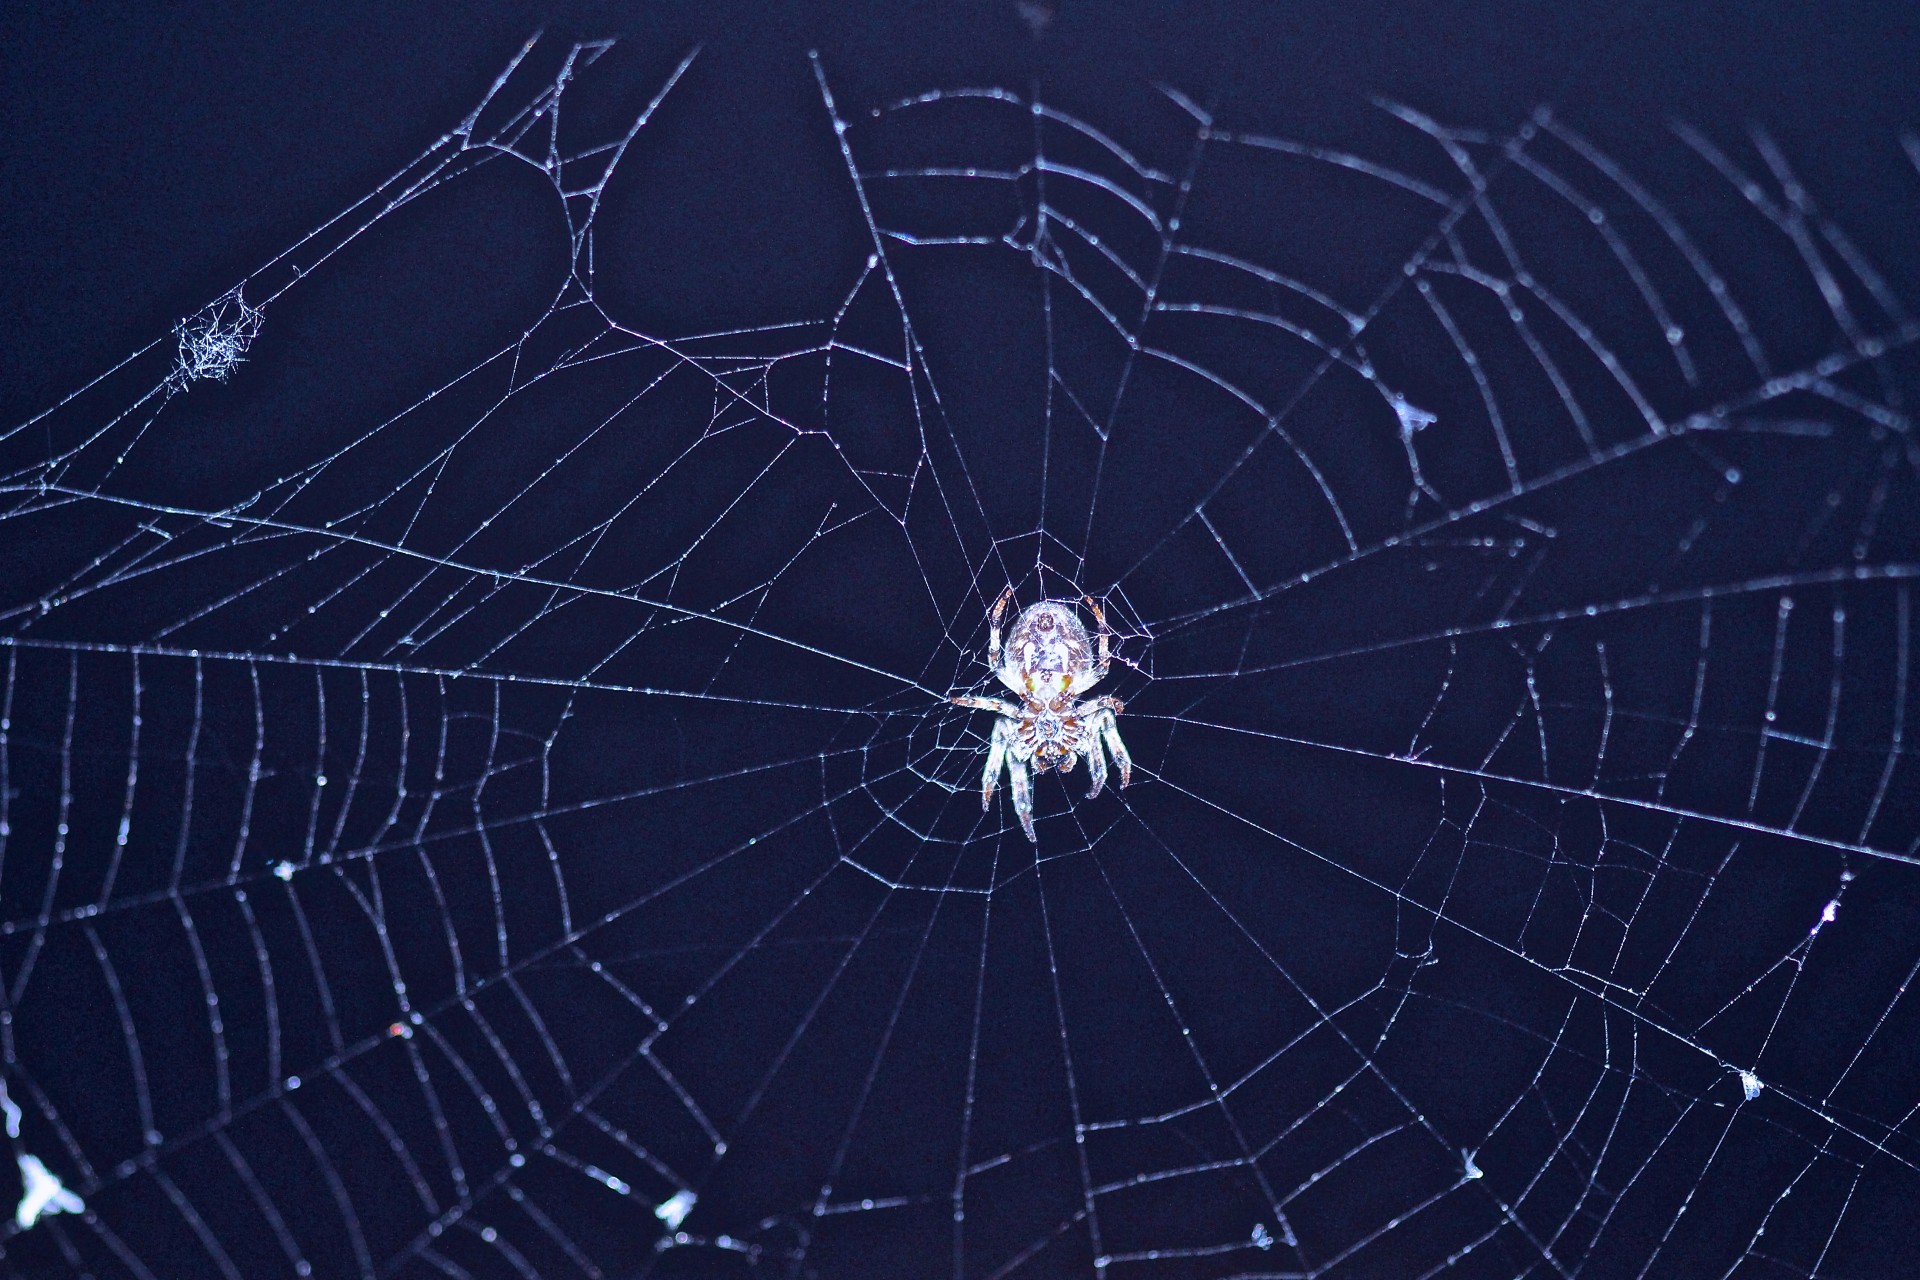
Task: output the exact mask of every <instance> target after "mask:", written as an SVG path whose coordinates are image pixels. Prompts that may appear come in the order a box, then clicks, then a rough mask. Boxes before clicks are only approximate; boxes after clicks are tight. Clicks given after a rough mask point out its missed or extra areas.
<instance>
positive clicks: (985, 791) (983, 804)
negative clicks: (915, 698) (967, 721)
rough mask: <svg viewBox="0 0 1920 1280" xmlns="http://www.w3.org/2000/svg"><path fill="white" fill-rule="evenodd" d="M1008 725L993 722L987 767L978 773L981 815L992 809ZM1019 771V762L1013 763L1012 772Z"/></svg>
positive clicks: (1002, 760) (1006, 744) (1002, 722)
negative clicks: (991, 742) (991, 743)
mask: <svg viewBox="0 0 1920 1280" xmlns="http://www.w3.org/2000/svg"><path fill="white" fill-rule="evenodd" d="M955 701H958V699H955ZM1008 723H1009V722H1008V721H1006V720H996V721H994V722H993V745H992V746H991V747H989V748H988V749H987V767H986V768H985V769H982V770H981V771H980V811H981V812H982V813H985V812H986V811H987V810H989V809H991V808H993V789H994V787H995V786H996V785H998V783H999V781H1000V768H1001V766H1002V765H1004V764H1006V763H1007V747H1008V745H1009V741H1008V739H1009V737H1010V735H1009V734H1008V732H1007V725H1008ZM1019 769H1020V764H1019V762H1018V761H1014V762H1013V770H1014V771H1018V770H1019ZM1019 794H1020V789H1019V788H1018V787H1015V788H1014V795H1015V796H1018V795H1019Z"/></svg>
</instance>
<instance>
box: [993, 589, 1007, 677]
mask: <svg viewBox="0 0 1920 1280" xmlns="http://www.w3.org/2000/svg"><path fill="white" fill-rule="evenodd" d="M1012 600H1013V588H1012V587H1008V588H1007V589H1006V590H1005V591H1002V592H1001V593H1000V598H999V599H998V600H996V601H994V602H993V613H992V614H991V615H989V617H988V622H987V665H988V666H990V667H992V668H993V669H994V670H995V671H998V670H999V669H1000V619H1001V618H1002V617H1003V616H1004V615H1005V614H1006V612H1007V605H1008V604H1009V603H1011V602H1012Z"/></svg>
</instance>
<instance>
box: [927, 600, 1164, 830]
mask: <svg viewBox="0 0 1920 1280" xmlns="http://www.w3.org/2000/svg"><path fill="white" fill-rule="evenodd" d="M1012 599H1013V588H1012V587H1008V588H1007V589H1006V590H1005V591H1004V592H1002V593H1001V595H1000V599H999V601H998V602H997V603H996V604H995V605H994V606H993V615H992V619H991V621H990V623H989V627H988V633H987V664H988V665H989V666H991V667H992V668H993V673H994V675H996V676H998V677H999V679H1000V683H1001V684H1004V685H1006V686H1007V688H1009V689H1011V690H1012V691H1013V692H1014V694H1015V695H1017V696H1018V697H1019V699H1020V702H1019V704H1018V705H1014V704H1010V703H1005V702H1001V701H999V700H998V699H995V698H980V697H957V698H955V699H953V701H954V702H955V703H956V704H958V705H959V706H963V707H974V708H977V709H979V710H981V711H992V712H995V713H997V714H998V715H999V717H1000V718H999V719H998V720H996V721H994V725H993V738H992V740H991V742H990V744H989V747H988V751H987V767H986V769H985V770H984V771H983V772H982V774H981V776H980V807H981V808H983V809H984V808H987V807H989V806H991V805H992V804H993V789H994V786H995V785H996V784H997V783H998V782H999V781H1000V770H1001V769H1002V767H1004V768H1005V769H1006V771H1007V782H1008V787H1009V789H1010V790H1011V791H1012V792H1013V811H1014V813H1015V814H1016V815H1018V816H1019V819H1020V826H1021V828H1022V829H1024V830H1025V831H1026V833H1027V839H1029V840H1032V841H1034V842H1035V843H1038V842H1039V837H1038V836H1036V835H1035V834H1034V831H1033V788H1032V786H1031V784H1030V783H1029V781H1028V778H1027V766H1028V765H1029V764H1031V765H1032V766H1033V769H1034V771H1035V772H1037V773H1044V772H1046V771H1047V770H1048V769H1058V770H1060V772H1062V773H1069V772H1071V771H1072V770H1073V765H1074V761H1076V760H1078V759H1079V758H1080V757H1081V756H1085V757H1086V758H1087V772H1088V773H1090V774H1092V775H1093V789H1092V790H1090V791H1088V792H1087V798H1088V799H1089V800H1091V799H1092V798H1093V797H1094V796H1097V795H1099V794H1100V789H1101V788H1102V787H1103V786H1105V785H1106V782H1107V756H1108V755H1111V756H1112V757H1113V762H1114V764H1116V765H1117V766H1119V769H1120V785H1121V786H1123V787H1124V786H1126V785H1127V783H1129V782H1131V781H1132V780H1133V760H1132V758H1131V757H1129V756H1128V755H1127V748H1126V745H1125V744H1124V743H1122V742H1121V741H1120V728H1119V726H1118V725H1117V724H1116V723H1115V721H1114V717H1115V716H1117V715H1119V714H1120V712H1121V710H1122V707H1121V704H1120V700H1119V699H1118V698H1091V699H1088V700H1087V701H1085V702H1076V701H1075V700H1074V699H1075V698H1076V696H1077V695H1079V694H1082V693H1085V692H1086V691H1087V690H1088V689H1091V688H1093V686H1094V685H1096V684H1099V683H1100V682H1101V681H1102V680H1104V679H1106V678H1107V663H1108V653H1107V649H1108V644H1109V639H1110V636H1111V634H1112V633H1111V632H1109V631H1108V630H1107V619H1106V615H1105V614H1104V613H1102V612H1101V610H1100V606H1099V605H1098V604H1096V603H1095V602H1094V599H1093V597H1092V596H1086V597H1084V599H1085V601H1086V605H1087V608H1088V609H1089V610H1091V611H1092V613H1093V619H1094V621H1095V622H1096V623H1098V624H1099V627H1100V637H1099V648H1098V654H1097V656H1096V653H1095V647H1094V641H1093V640H1092V639H1090V638H1089V637H1088V635H1087V629H1086V627H1085V626H1083V625H1082V624H1081V622H1080V615H1079V614H1078V612H1076V611H1075V609H1074V606H1073V605H1072V604H1071V603H1070V602H1068V601H1064V600H1042V601H1041V602H1040V603H1039V604H1036V605H1033V606H1031V607H1029V608H1028V609H1027V610H1026V611H1025V612H1023V613H1022V614H1021V615H1020V616H1019V617H1018V618H1017V619H1015V621H1014V624H1013V629H1012V630H1011V631H1009V632H1008V633H1007V638H1006V645H1005V647H1004V648H1003V647H1002V645H1001V643H1000V621H1001V618H1002V617H1003V616H1004V615H1005V613H1006V611H1007V604H1008V603H1009V602H1010V601H1011V600H1012Z"/></svg>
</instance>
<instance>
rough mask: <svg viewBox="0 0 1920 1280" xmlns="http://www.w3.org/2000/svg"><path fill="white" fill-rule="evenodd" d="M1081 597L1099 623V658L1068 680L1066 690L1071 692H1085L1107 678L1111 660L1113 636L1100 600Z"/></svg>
mask: <svg viewBox="0 0 1920 1280" xmlns="http://www.w3.org/2000/svg"><path fill="white" fill-rule="evenodd" d="M1081 599H1082V600H1084V601H1086V604H1087V608H1088V609H1089V610H1091V611H1092V613H1093V620H1094V621H1095V622H1097V623H1099V624H1100V660H1099V661H1098V662H1097V663H1095V664H1094V665H1093V666H1091V667H1089V668H1087V669H1086V670H1085V671H1083V672H1081V673H1080V674H1079V675H1078V676H1075V677H1074V678H1073V680H1072V681H1070V682H1069V687H1068V689H1067V692H1068V693H1073V694H1078V693H1085V692H1086V691H1087V690H1088V689H1091V688H1093V686H1095V685H1097V684H1099V683H1100V682H1101V681H1102V680H1105V679H1106V678H1107V667H1108V664H1109V662H1110V660H1111V659H1110V654H1109V646H1110V645H1111V643H1112V637H1113V632H1111V631H1109V630H1108V629H1107V615H1106V611H1105V610H1103V609H1102V608H1101V607H1100V602H1099V601H1097V600H1095V599H1094V598H1093V597H1092V596H1082V597H1081Z"/></svg>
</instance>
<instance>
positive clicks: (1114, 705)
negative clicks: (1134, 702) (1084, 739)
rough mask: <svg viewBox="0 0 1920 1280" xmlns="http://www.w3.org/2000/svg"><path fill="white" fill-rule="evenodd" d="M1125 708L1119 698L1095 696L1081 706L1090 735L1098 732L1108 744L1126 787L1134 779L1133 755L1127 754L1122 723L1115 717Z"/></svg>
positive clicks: (1108, 750)
mask: <svg viewBox="0 0 1920 1280" xmlns="http://www.w3.org/2000/svg"><path fill="white" fill-rule="evenodd" d="M1123 709H1124V706H1123V704H1122V703H1121V701H1120V699H1118V698H1095V699H1094V700H1093V701H1092V702H1088V703H1085V704H1084V705H1083V706H1082V708H1081V710H1082V712H1083V713H1084V714H1086V716H1087V732H1088V734H1089V736H1092V735H1093V734H1096V733H1097V734H1098V735H1099V737H1100V741H1102V742H1104V743H1105V744H1106V747H1107V754H1109V755H1111V756H1112V757H1113V762H1114V763H1115V764H1116V765H1119V766H1120V785H1121V786H1123V787H1124V786H1126V785H1127V784H1128V783H1130V782H1132V781H1133V757H1132V756H1130V755H1128V754H1127V744H1126V743H1124V742H1122V741H1120V725H1119V724H1118V722H1117V721H1115V719H1114V717H1115V716H1117V715H1119V714H1120V712H1121V711H1122V710H1123Z"/></svg>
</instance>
